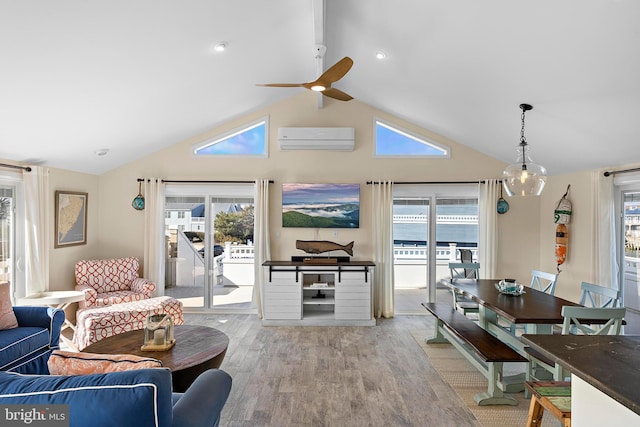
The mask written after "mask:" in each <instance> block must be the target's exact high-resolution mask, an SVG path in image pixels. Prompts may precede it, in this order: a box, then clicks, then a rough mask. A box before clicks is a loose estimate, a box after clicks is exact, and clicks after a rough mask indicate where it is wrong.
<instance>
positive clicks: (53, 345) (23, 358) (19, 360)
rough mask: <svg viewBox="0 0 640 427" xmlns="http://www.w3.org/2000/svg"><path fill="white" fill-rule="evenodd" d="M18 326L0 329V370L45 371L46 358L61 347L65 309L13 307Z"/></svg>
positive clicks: (32, 372)
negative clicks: (61, 331)
mask: <svg viewBox="0 0 640 427" xmlns="http://www.w3.org/2000/svg"><path fill="white" fill-rule="evenodd" d="M13 312H14V313H15V315H16V319H17V320H18V327H17V328H13V329H5V330H2V331H0V371H12V372H20V373H24V374H48V373H49V369H48V368H47V361H48V360H49V355H51V352H52V351H53V350H56V349H58V348H59V347H60V330H61V328H62V324H63V323H64V311H62V310H58V309H55V308H48V307H21V306H18V307H13Z"/></svg>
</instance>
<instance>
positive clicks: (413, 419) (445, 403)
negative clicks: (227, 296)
mask: <svg viewBox="0 0 640 427" xmlns="http://www.w3.org/2000/svg"><path fill="white" fill-rule="evenodd" d="M185 320H186V323H188V324H198V325H206V326H212V327H215V328H217V329H220V330H222V331H224V332H225V333H226V334H227V335H228V336H229V338H230V344H229V349H228V351H227V354H226V356H225V360H224V362H223V364H222V366H221V368H222V369H224V370H225V371H227V372H228V373H229V374H230V375H231V376H232V377H233V388H232V391H231V395H230V397H229V400H228V402H227V404H226V406H225V408H224V410H223V413H222V419H221V423H220V425H221V426H232V427H238V426H278V427H287V426H314V427H315V426H336V427H351V426H388V427H392V426H434V427H438V426H456V427H463V426H478V425H479V424H478V422H477V421H476V420H475V418H474V417H473V415H472V414H471V412H470V411H469V409H468V408H467V407H466V405H465V404H464V403H463V402H462V401H461V400H460V399H459V397H458V396H457V395H456V394H455V392H454V391H453V390H452V389H451V387H450V386H449V385H448V384H447V383H445V382H443V381H442V379H441V378H440V376H439V375H438V374H437V372H436V371H435V370H434V369H433V367H432V366H431V364H430V363H429V359H428V358H427V357H426V355H425V354H424V353H423V351H422V350H421V349H420V347H419V346H418V344H417V343H416V341H415V339H414V338H413V337H412V336H411V333H410V332H411V331H413V330H425V331H426V332H430V331H433V319H432V318H431V317H430V316H411V315H407V316H397V317H395V318H394V319H381V320H378V325H377V326H375V327H263V326H262V325H261V324H260V320H259V319H258V317H257V316H256V315H250V314H246V315H245V314H229V315H226V314H193V313H187V314H185Z"/></svg>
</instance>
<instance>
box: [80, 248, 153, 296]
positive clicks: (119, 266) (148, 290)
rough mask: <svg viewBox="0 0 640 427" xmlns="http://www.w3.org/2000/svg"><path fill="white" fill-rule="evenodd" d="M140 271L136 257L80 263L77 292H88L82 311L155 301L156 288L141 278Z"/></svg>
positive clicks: (83, 261) (82, 261)
mask: <svg viewBox="0 0 640 427" xmlns="http://www.w3.org/2000/svg"><path fill="white" fill-rule="evenodd" d="M139 268H140V262H139V261H138V258H135V257H127V258H116V259H106V260H81V261H78V262H77V263H76V269H75V276H76V286H75V289H76V290H78V291H84V292H85V299H84V301H80V303H79V309H85V308H98V307H105V306H110V305H113V304H120V303H124V302H132V301H140V300H143V299H147V298H151V297H152V296H153V292H154V291H155V289H156V284H155V283H153V282H151V281H149V280H147V279H143V278H140V277H139V276H138V270H139Z"/></svg>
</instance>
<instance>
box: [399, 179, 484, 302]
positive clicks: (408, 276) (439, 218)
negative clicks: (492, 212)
mask: <svg viewBox="0 0 640 427" xmlns="http://www.w3.org/2000/svg"><path fill="white" fill-rule="evenodd" d="M434 206H435V209H434V208H433V207H434ZM393 240H394V301H395V312H396V313H398V314H410V313H419V314H424V313H425V310H424V308H423V307H422V306H421V305H420V303H422V302H425V301H436V299H442V298H446V297H447V296H448V294H447V292H446V291H444V290H443V289H440V288H439V287H438V286H437V283H438V282H439V281H440V280H441V279H442V278H444V277H446V276H448V275H449V269H448V264H449V262H453V261H456V260H458V261H459V260H460V257H459V249H461V248H465V249H470V250H471V251H472V253H473V258H474V261H476V260H477V251H478V188H477V185H417V184H416V185H397V186H396V187H395V189H394V205H393Z"/></svg>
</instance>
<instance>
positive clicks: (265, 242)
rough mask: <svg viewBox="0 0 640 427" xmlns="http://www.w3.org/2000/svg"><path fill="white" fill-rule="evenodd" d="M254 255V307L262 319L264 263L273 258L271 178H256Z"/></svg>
mask: <svg viewBox="0 0 640 427" xmlns="http://www.w3.org/2000/svg"><path fill="white" fill-rule="evenodd" d="M253 239H254V242H253V255H254V263H253V266H254V267H253V268H254V283H253V297H252V299H251V301H252V307H254V308H256V309H257V311H258V317H259V318H260V319H262V288H263V286H264V267H262V264H263V263H264V262H265V261H269V260H270V259H271V250H270V245H271V241H270V238H269V180H268V179H259V180H256V186H255V195H254V229H253Z"/></svg>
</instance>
